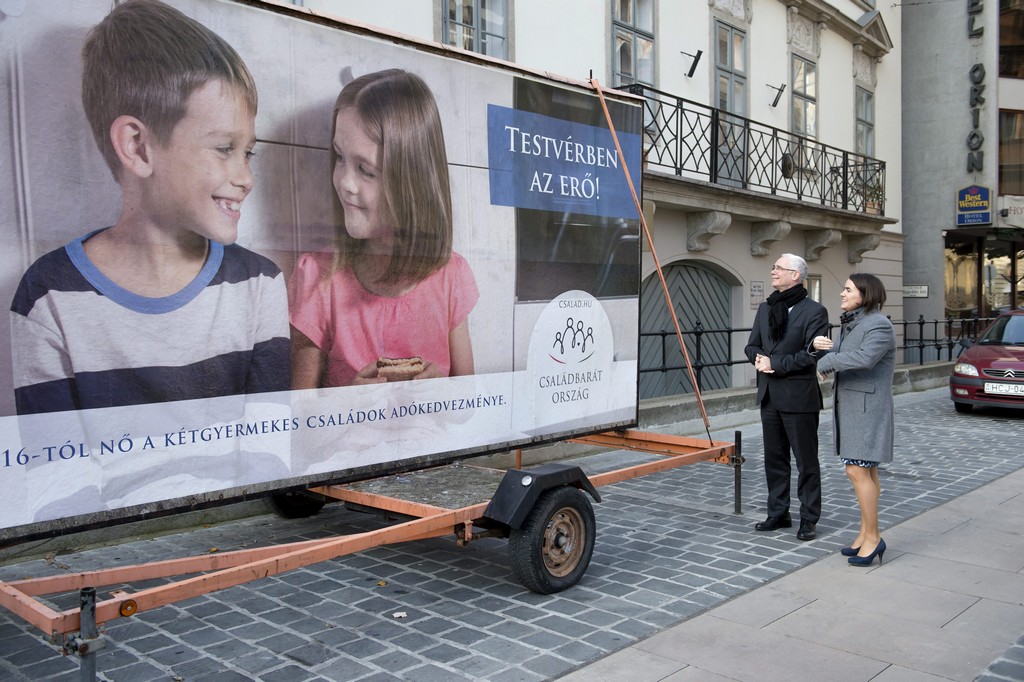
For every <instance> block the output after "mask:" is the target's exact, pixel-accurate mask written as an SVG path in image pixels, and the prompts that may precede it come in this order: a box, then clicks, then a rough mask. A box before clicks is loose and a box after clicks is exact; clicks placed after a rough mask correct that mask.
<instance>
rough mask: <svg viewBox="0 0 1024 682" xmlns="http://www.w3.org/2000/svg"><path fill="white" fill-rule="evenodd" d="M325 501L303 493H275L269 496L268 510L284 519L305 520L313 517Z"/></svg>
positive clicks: (317, 496) (316, 496)
mask: <svg viewBox="0 0 1024 682" xmlns="http://www.w3.org/2000/svg"><path fill="white" fill-rule="evenodd" d="M325 504H327V500H325V499H324V498H322V497H320V496H319V495H314V494H312V493H305V492H301V491H300V492H292V493H277V494H276V495H271V496H270V508H271V509H272V510H273V511H274V513H275V514H277V515H278V516H280V517H282V518H285V519H305V518H309V517H310V516H314V515H316V514H317V512H319V511H320V510H321V509H323V508H324V505H325Z"/></svg>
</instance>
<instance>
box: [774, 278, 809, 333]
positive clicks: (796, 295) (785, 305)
mask: <svg viewBox="0 0 1024 682" xmlns="http://www.w3.org/2000/svg"><path fill="white" fill-rule="evenodd" d="M805 298H807V289H805V288H804V286H803V285H802V284H798V285H796V286H795V287H790V288H789V289H786V290H785V291H776V292H775V293H773V294H772V295H771V296H769V297H768V336H769V338H771V340H772V341H778V340H780V339H781V338H782V337H783V336H785V334H786V322H787V321H789V309H790V308H792V307H793V306H795V305H796V304H797V303H799V302H800V301H802V300H804V299H805Z"/></svg>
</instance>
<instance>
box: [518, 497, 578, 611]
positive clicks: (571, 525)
mask: <svg viewBox="0 0 1024 682" xmlns="http://www.w3.org/2000/svg"><path fill="white" fill-rule="evenodd" d="M596 538H597V525H596V522H595V520H594V507H593V506H592V505H591V504H590V498H588V497H587V496H586V495H585V494H584V493H583V492H582V491H581V490H579V489H578V488H574V487H572V486H562V487H559V488H553V489H551V490H547V491H545V492H544V493H543V494H542V495H541V496H540V499H538V500H537V503H536V504H535V505H534V506H533V509H531V510H530V513H529V515H528V516H527V517H526V521H525V522H524V523H523V525H522V527H521V528H517V529H513V530H512V532H511V534H510V535H509V539H508V556H509V564H510V565H511V567H512V573H513V574H514V575H515V577H516V579H518V580H519V582H520V583H522V584H523V586H524V587H526V588H527V589H529V590H532V591H533V592H537V593H539V594H554V593H555V592H561V591H562V590H565V589H568V588H570V587H572V586H573V585H575V584H576V583H578V582H579V581H580V579H581V578H582V577H583V574H584V573H586V572H587V567H588V566H589V565H590V557H591V556H592V555H593V554H594V542H595V540H596Z"/></svg>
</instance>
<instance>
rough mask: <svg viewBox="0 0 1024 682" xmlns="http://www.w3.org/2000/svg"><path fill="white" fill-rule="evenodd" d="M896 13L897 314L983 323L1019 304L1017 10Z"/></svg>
mask: <svg viewBox="0 0 1024 682" xmlns="http://www.w3.org/2000/svg"><path fill="white" fill-rule="evenodd" d="M903 12H904V18H903V28H902V31H903V32H902V43H903V45H904V48H905V49H904V53H903V54H904V57H903V60H904V88H905V91H904V109H903V128H904V133H903V157H904V159H905V160H906V161H905V162H906V166H907V168H908V172H907V173H905V174H904V176H903V194H904V206H905V209H904V211H905V218H904V221H903V223H904V233H905V235H906V252H905V256H904V278H905V281H904V284H905V285H906V288H907V292H908V294H913V296H908V297H907V298H906V299H905V301H904V308H905V314H906V315H907V317H908V318H910V319H913V318H917V317H919V316H924V318H925V319H935V318H943V317H947V316H948V317H952V318H973V317H975V316H980V317H983V318H984V317H988V316H991V315H993V314H995V313H998V312H999V311H1001V310H1006V309H1010V308H1017V307H1020V306H1021V305H1022V304H1024V297H1022V295H1024V285H1022V278H1024V172H1022V171H1024V3H1021V2H1020V0H1002V2H996V1H995V0H964V1H963V2H957V3H950V4H949V5H948V6H942V7H939V6H936V5H930V6H925V5H911V6H906V7H904V8H903ZM911 169H912V171H911ZM938 263H944V264H945V267H944V268H939V267H936V265H937V264H938ZM953 333H955V330H953Z"/></svg>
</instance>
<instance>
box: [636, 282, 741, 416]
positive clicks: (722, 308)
mask: <svg viewBox="0 0 1024 682" xmlns="http://www.w3.org/2000/svg"><path fill="white" fill-rule="evenodd" d="M664 273H665V282H666V283H667V284H668V290H669V293H670V295H671V297H672V302H673V304H674V305H675V309H676V316H677V317H678V318H679V325H680V327H682V330H683V332H684V337H683V338H684V339H685V340H686V350H687V352H688V353H689V355H690V361H691V362H692V363H694V364H695V365H696V363H697V355H696V340H695V338H694V336H693V335H691V334H686V332H689V331H692V330H693V329H695V328H696V326H697V321H698V320H699V321H700V323H701V326H702V327H703V329H704V331H705V334H703V335H702V336H701V341H700V345H701V349H700V350H701V361H702V362H703V364H705V365H707V364H710V363H714V362H728V361H729V359H730V358H729V335H728V334H716V333H707V332H710V331H712V330H716V329H728V328H730V327H731V326H732V316H731V310H732V306H731V303H730V299H731V286H730V285H729V283H728V282H726V281H725V280H724V279H722V278H721V277H720V276H719V275H718V274H717V273H716V272H714V271H713V270H711V269H709V268H707V267H704V266H702V265H700V264H699V263H691V262H688V263H677V264H674V265H670V266H668V267H666V268H665V269H664ZM657 332H665V334H664V337H663V338H664V341H663V339H662V337H660V336H658V335H657V334H656V333H657ZM652 333H653V334H652ZM647 334H651V335H647ZM662 367H666V368H672V369H666V370H665V371H644V370H659V368H662ZM695 369H696V367H695ZM700 385H701V390H702V391H709V390H713V389H716V388H728V387H730V386H731V385H732V382H731V372H730V368H729V367H728V366H723V367H705V368H704V369H702V370H701V374H700ZM679 393H693V386H692V384H691V382H690V377H689V373H688V372H687V370H686V361H685V360H684V358H683V354H682V352H681V351H680V350H679V341H678V340H677V339H676V335H675V328H674V327H673V325H672V318H671V316H670V315H669V313H668V308H667V307H666V305H665V294H664V293H663V291H662V289H661V282H660V281H659V280H658V276H657V274H654V275H651V276H650V277H648V278H647V279H646V280H644V283H643V286H642V287H641V289H640V398H657V397H661V396H668V395H676V394H679Z"/></svg>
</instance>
